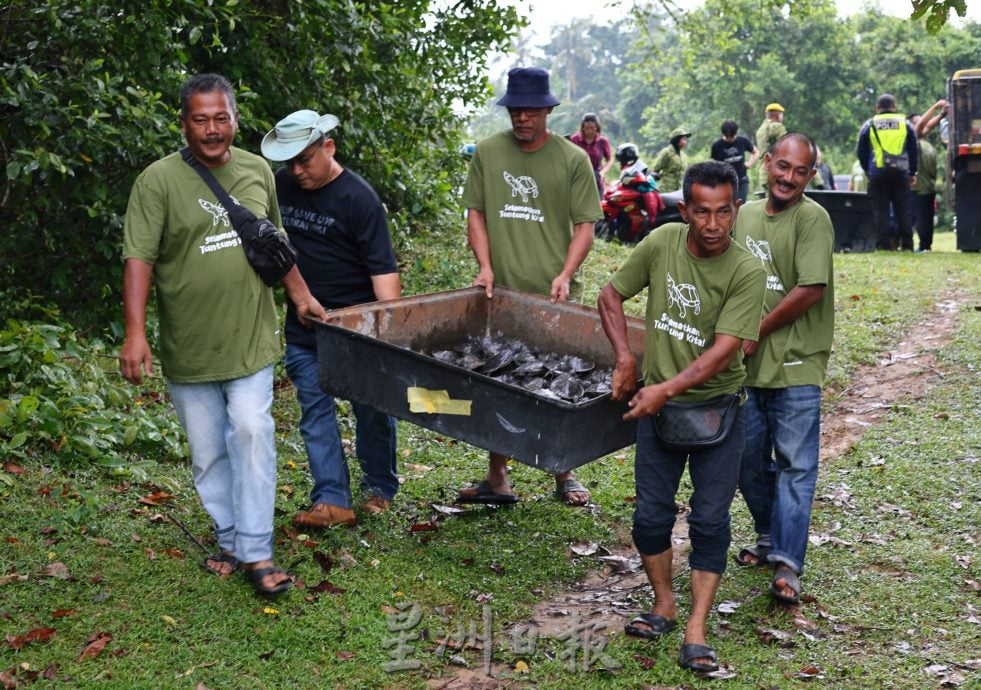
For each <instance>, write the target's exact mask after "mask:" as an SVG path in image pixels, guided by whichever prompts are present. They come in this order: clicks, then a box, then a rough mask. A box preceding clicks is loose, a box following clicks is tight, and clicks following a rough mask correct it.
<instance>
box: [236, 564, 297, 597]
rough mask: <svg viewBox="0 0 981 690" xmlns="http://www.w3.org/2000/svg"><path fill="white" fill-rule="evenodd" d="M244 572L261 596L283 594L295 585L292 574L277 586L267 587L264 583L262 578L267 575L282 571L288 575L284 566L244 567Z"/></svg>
mask: <svg viewBox="0 0 981 690" xmlns="http://www.w3.org/2000/svg"><path fill="white" fill-rule="evenodd" d="M242 572H244V573H245V579H247V580H248V581H249V584H251V585H252V589H254V590H255V593H256V594H258V595H259V596H260V597H274V596H277V595H279V594H282V593H283V592H285V591H286V590H288V589H289V588H290V587H292V586H293V577H292V576H290V578H289V579H288V580H283V581H282V582H280V583H279V584H278V585H276V586H275V587H266V586H265V585H263V584H262V579H263V578H264V577H266V576H267V575H278V574H280V573H282V574H283V575H288V574H289V573H287V572H286V571H285V570H283V569H282V568H277V567H276V566H272V565H271V566H268V567H265V568H243V569H242Z"/></svg>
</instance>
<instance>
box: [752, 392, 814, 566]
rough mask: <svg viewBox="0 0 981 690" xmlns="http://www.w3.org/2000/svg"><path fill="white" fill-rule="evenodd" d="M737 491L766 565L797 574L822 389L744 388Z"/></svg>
mask: <svg viewBox="0 0 981 690" xmlns="http://www.w3.org/2000/svg"><path fill="white" fill-rule="evenodd" d="M747 390H748V391H749V400H747V401H746V405H745V408H746V449H745V450H744V451H743V461H742V470H741V472H740V476H739V490H740V491H741V492H742V494H743V498H744V499H745V500H746V505H747V506H748V507H749V512H750V513H751V514H752V515H753V522H754V525H755V528H756V533H757V535H758V538H757V543H758V544H759V545H761V546H769V547H770V556H769V560H770V562H771V563H785V564H786V565H788V566H790V567H791V568H793V569H794V571H795V572H797V573H800V572H801V571H803V569H804V555H805V553H806V552H807V531H808V528H809V526H810V523H811V504H812V503H813V502H814V487H815V485H816V484H817V473H818V448H819V447H820V441H821V388H820V387H819V386H790V387H788V388H748V389H747Z"/></svg>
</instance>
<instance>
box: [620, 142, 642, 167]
mask: <svg viewBox="0 0 981 690" xmlns="http://www.w3.org/2000/svg"><path fill="white" fill-rule="evenodd" d="M638 158H640V151H638V150H637V146H635V145H634V144H620V145H619V146H617V152H616V159H617V162H618V163H619V164H620V165H621V166H623V167H626V166H628V165H630V164H631V163H634V162H636V161H637V159H638Z"/></svg>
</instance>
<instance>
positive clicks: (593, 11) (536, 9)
mask: <svg viewBox="0 0 981 690" xmlns="http://www.w3.org/2000/svg"><path fill="white" fill-rule="evenodd" d="M835 1H836V2H837V4H838V8H839V9H838V11H839V13H840V14H853V13H855V12H858V11H859V10H861V9H862V8H863V7H864V5H865V3H864V2H863V0H835ZM504 2H506V3H508V4H511V5H513V6H514V7H517V8H518V11H519V12H520V13H521V14H525V15H528V16H529V17H530V19H531V26H532V28H533V29H534V30H535V32H536V33H537V34H538V35H539V36H541V37H543V38H544V37H547V36H548V33H549V29H550V28H551V27H552V26H554V25H556V24H565V23H567V22H568V21H569V20H570V19H573V18H577V17H578V18H586V17H592V18H593V19H594V20H595V21H596V23H598V24H605V23H607V22H609V21H611V20H613V19H617V18H619V17H623V16H625V15H626V14H628V13H629V11H630V8H631V7H632V6H633V4H634V3H633V0H504ZM674 3H675V4H676V5H678V6H679V7H682V8H690V7H695V6H698V5H700V4H702V2H701V0H674ZM873 4H878V5H879V7H880V8H882V9H883V10H884V11H885V12H888V13H889V14H892V15H895V16H897V17H908V16H909V15H910V12H911V11H912V4H911V3H910V1H909V0H878V3H873ZM954 16H955V17H956V14H955V15H954ZM967 16H968V18H969V19H973V20H974V21H981V0H968V3H967Z"/></svg>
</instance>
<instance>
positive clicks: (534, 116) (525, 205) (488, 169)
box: [458, 67, 603, 505]
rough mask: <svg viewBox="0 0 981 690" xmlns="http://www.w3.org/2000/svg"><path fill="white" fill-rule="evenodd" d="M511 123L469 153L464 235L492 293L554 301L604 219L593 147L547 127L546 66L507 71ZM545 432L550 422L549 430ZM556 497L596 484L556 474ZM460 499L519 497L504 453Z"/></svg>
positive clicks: (575, 498)
mask: <svg viewBox="0 0 981 690" xmlns="http://www.w3.org/2000/svg"><path fill="white" fill-rule="evenodd" d="M497 104H498V105H501V106H504V107H505V108H507V110H508V115H509V116H510V118H511V129H510V130H507V131H503V132H499V133H498V134H494V135H492V136H489V137H487V138H486V139H483V140H482V141H480V142H479V143H478V144H477V147H476V149H475V151H474V154H473V158H472V159H471V161H470V172H469V173H468V175H467V181H466V184H465V185H464V188H463V203H464V204H465V205H466V208H467V209H468V213H467V237H468V240H469V243H470V248H471V249H472V250H473V253H474V257H475V258H476V259H477V264H478V266H479V272H478V273H477V277H476V278H475V279H474V281H473V284H474V285H480V286H482V287H484V289H485V290H486V292H487V297H488V299H490V298H492V296H493V294H494V286H495V285H500V286H503V287H508V288H513V289H515V290H524V291H526V292H533V293H537V294H540V295H548V296H549V297H551V299H552V301H553V302H555V301H556V300H568V299H576V298H577V297H580V296H581V295H582V285H581V284H580V283H579V280H578V278H577V272H578V269H579V266H580V265H581V264H582V262H583V260H585V258H586V256H587V254H589V248H590V247H591V246H592V243H593V224H594V223H595V222H596V221H597V220H599V219H600V218H602V217H603V212H602V211H601V210H600V205H599V194H598V192H597V188H596V180H595V177H594V175H593V168H592V165H591V163H590V161H589V157H588V156H587V155H586V152H585V151H583V150H582V149H581V148H579V147H578V146H576V145H575V144H573V143H572V142H570V141H568V140H567V139H565V137H561V136H556V135H554V134H552V133H551V132H549V131H548V124H547V120H548V115H549V114H550V113H551V112H552V109H553V108H554V107H555V106H557V105H558V104H559V101H558V99H557V98H556V97H555V96H553V95H552V93H551V91H550V90H549V80H548V72H547V71H545V70H543V69H538V68H530V67H516V68H514V69H512V70H511V71H509V72H508V86H507V93H505V95H504V97H503V98H501V99H500V100H499V101H498V102H497ZM543 431H545V432H547V431H548V430H543ZM555 491H556V495H557V496H558V497H559V498H560V499H562V500H564V501H565V502H567V503H569V504H571V505H585V504H586V503H587V502H588V501H589V491H587V490H586V488H585V487H584V486H583V485H582V484H580V483H579V482H578V481H577V480H576V479H575V478H574V477H573V476H572V473H571V472H563V473H560V474H557V475H556V476H555ZM458 500H459V501H460V502H462V503H492V504H493V503H513V502H515V501H517V500H518V499H517V497H516V496H515V495H514V494H513V493H512V492H511V485H510V482H509V481H508V477H507V457H506V456H504V455H500V454H497V453H491V454H490V465H489V468H488V472H487V477H486V478H485V479H484V480H482V481H481V482H479V483H478V484H477V485H476V486H473V487H470V488H466V489H460V490H459V497H458Z"/></svg>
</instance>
